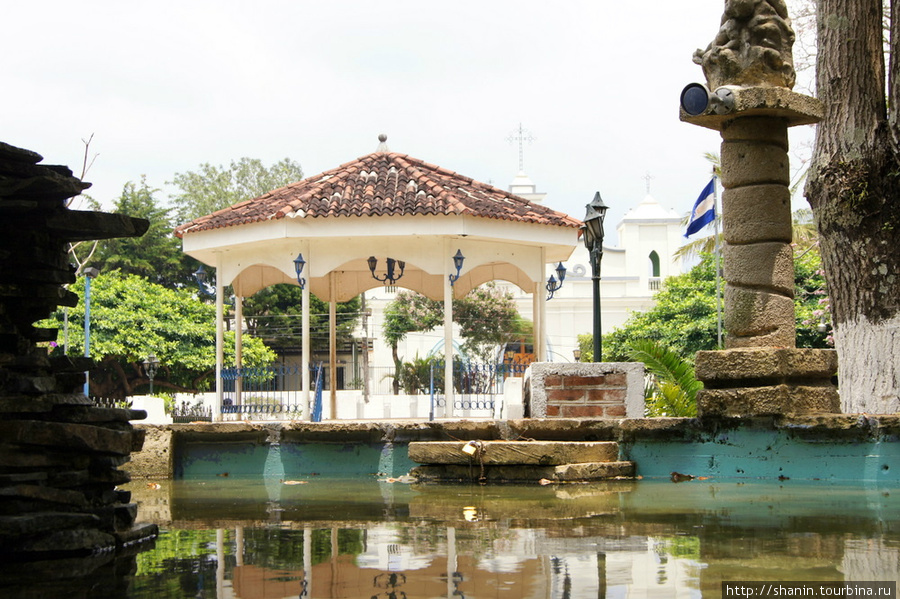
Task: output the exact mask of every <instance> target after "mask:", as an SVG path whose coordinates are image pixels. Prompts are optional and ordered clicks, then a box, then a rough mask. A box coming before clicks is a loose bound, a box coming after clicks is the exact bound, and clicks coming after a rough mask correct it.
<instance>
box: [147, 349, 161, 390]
mask: <svg viewBox="0 0 900 599" xmlns="http://www.w3.org/2000/svg"><path fill="white" fill-rule="evenodd" d="M158 368H159V359H157V357H156V356H155V355H153V354H150V355H149V356H147V359H146V360H144V372H146V373H147V378H149V379H150V395H153V379H154V377H156V372H157V369H158Z"/></svg>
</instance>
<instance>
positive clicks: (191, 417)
mask: <svg viewBox="0 0 900 599" xmlns="http://www.w3.org/2000/svg"><path fill="white" fill-rule="evenodd" d="M172 422H173V423H175V424H186V423H188V422H212V408H211V407H209V406H206V405H204V404H203V403H201V402H197V403H188V402H186V401H182V402H181V403H180V404H179V403H176V404H175V405H174V406H172Z"/></svg>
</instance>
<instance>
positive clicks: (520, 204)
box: [175, 152, 581, 237]
mask: <svg viewBox="0 0 900 599" xmlns="http://www.w3.org/2000/svg"><path fill="white" fill-rule="evenodd" d="M360 173H365V175H364V176H361V175H360ZM441 214H454V215H460V214H471V215H473V216H478V217H482V218H494V219H498V220H508V221H518V222H531V223H537V224H547V225H556V226H564V227H580V226H581V222H580V221H578V220H577V219H574V218H572V217H571V216H569V215H566V214H563V213H560V212H556V211H555V210H552V209H550V208H548V207H546V206H543V205H541V204H534V203H532V202H529V201H528V200H526V199H525V198H522V197H519V196H517V195H515V194H513V193H511V192H509V191H506V190H503V189H500V188H497V187H494V186H493V185H489V184H487V183H482V182H480V181H476V180H474V179H472V178H471V177H467V176H465V175H462V174H460V173H457V172H455V171H452V170H450V169H447V168H444V167H441V166H438V165H436V164H431V163H429V162H425V161H424V160H421V159H418V158H414V157H412V156H409V155H407V154H401V153H398V152H373V153H371V154H366V155H364V156H360V157H359V158H357V159H355V160H351V161H349V162H345V163H343V164H341V165H339V166H337V167H335V168H332V169H328V170H326V171H322V172H320V173H317V174H315V175H312V176H310V177H306V178H304V179H302V180H300V181H297V182H294V183H290V184H288V185H285V186H283V187H279V188H277V189H273V190H271V191H269V192H267V193H265V194H263V195H262V196H259V197H258V198H254V199H250V200H244V201H241V202H239V203H237V204H234V205H232V206H229V207H226V208H223V209H221V210H217V211H215V212H213V213H212V214H208V215H205V216H201V217H199V218H196V219H194V220H192V221H191V222H189V223H185V224H183V225H180V226H179V227H177V228H176V229H175V235H176V236H178V237H182V236H183V235H184V233H186V232H189V231H202V230H207V229H218V228H224V227H231V226H237V225H243V224H251V223H255V222H263V221H266V220H272V219H282V218H286V217H289V216H294V215H299V216H302V217H308V218H319V217H321V218H326V217H339V216H397V215H441Z"/></svg>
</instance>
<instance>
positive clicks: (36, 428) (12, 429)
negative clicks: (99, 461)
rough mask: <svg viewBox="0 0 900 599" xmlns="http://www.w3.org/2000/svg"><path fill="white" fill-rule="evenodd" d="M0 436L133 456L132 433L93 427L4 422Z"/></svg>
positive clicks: (20, 441)
mask: <svg viewBox="0 0 900 599" xmlns="http://www.w3.org/2000/svg"><path fill="white" fill-rule="evenodd" d="M0 437H3V438H4V439H5V440H6V441H7V442H8V443H20V444H23V445H40V446H44V447H55V448H57V449H68V450H71V451H96V452H99V453H111V454H118V455H128V454H130V453H131V450H132V444H133V435H132V432H131V431H114V430H110V429H107V428H103V427H100V426H92V425H89V424H72V423H60V422H43V421H36V420H15V421H6V422H0Z"/></svg>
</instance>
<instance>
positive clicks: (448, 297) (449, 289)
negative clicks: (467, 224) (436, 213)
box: [444, 240, 456, 417]
mask: <svg viewBox="0 0 900 599" xmlns="http://www.w3.org/2000/svg"><path fill="white" fill-rule="evenodd" d="M452 263H453V261H452V259H451V254H450V241H449V240H445V241H444V402H445V407H444V416H448V417H452V416H453V404H454V402H455V400H456V398H455V394H454V392H453V286H452V285H451V284H450V265H451V264H452Z"/></svg>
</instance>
